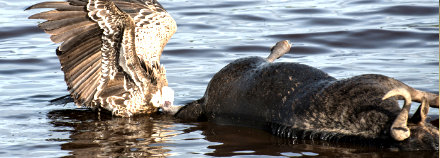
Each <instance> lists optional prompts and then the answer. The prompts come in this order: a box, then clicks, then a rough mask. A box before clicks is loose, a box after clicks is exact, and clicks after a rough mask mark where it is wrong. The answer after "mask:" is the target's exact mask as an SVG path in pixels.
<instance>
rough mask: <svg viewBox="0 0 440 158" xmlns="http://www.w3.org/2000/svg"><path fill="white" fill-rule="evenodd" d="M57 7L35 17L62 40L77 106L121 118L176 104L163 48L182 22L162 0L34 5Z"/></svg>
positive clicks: (54, 38) (58, 51) (67, 78)
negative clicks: (176, 18)
mask: <svg viewBox="0 0 440 158" xmlns="http://www.w3.org/2000/svg"><path fill="white" fill-rule="evenodd" d="M37 8H53V9H54V10H50V11H45V12H41V13H37V14H34V15H32V16H30V17H29V19H44V20H46V21H45V22H42V23H40V24H39V25H38V26H39V28H41V29H43V30H44V31H45V32H46V33H48V34H50V35H51V36H50V39H51V40H52V41H53V42H55V43H61V44H60V45H59V46H58V48H57V49H56V54H57V56H58V58H59V61H60V63H61V70H62V71H63V72H64V79H65V81H66V83H67V87H68V90H69V92H70V97H71V98H73V100H74V102H75V104H76V105H77V106H85V107H90V108H93V109H105V110H108V111H110V112H112V114H113V115H115V116H122V117H131V116H133V115H137V114H152V113H154V112H156V111H157V110H158V108H159V107H160V106H163V105H165V104H172V103H173V100H174V92H173V90H172V89H171V88H169V87H168V81H167V78H166V71H165V68H164V66H163V65H161V64H160V57H161V54H162V51H163V49H164V47H165V45H166V44H167V42H168V40H169V39H170V38H171V36H172V35H173V34H174V33H175V32H176V30H177V25H176V22H175V21H174V19H173V18H172V17H171V15H170V14H169V13H168V12H167V11H166V10H165V9H164V8H163V7H162V5H160V3H159V2H157V1H156V0H67V1H56V2H42V3H38V4H35V5H32V6H30V7H28V8H27V9H26V10H29V9H37Z"/></svg>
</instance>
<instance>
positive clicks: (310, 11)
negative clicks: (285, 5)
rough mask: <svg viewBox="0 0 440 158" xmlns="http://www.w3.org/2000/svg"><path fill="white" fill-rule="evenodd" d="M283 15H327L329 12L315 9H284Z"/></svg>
mask: <svg viewBox="0 0 440 158" xmlns="http://www.w3.org/2000/svg"><path fill="white" fill-rule="evenodd" d="M280 11H281V12H283V13H288V14H292V13H294V14H322V13H327V12H328V11H327V10H324V9H315V8H311V9H283V10H280Z"/></svg>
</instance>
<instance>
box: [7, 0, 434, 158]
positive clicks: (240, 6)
mask: <svg viewBox="0 0 440 158" xmlns="http://www.w3.org/2000/svg"><path fill="white" fill-rule="evenodd" d="M41 1H43V0H15V1H9V0H0V8H1V9H0V109H1V112H0V139H1V140H2V141H0V156H1V157H60V156H69V155H74V156H176V157H199V156H236V157H244V156H261V155H264V156H275V157H281V156H362V157H374V156H385V157H393V156H396V157H401V156H403V157H414V156H416V157H419V156H437V155H438V152H437V153H430V152H399V153H396V152H389V151H377V150H374V149H368V148H361V147H353V146H347V145H344V144H328V143H326V142H316V141H299V142H298V141H295V142H289V141H286V140H283V139H279V138H277V137H274V136H271V135H269V134H268V133H265V132H263V131H258V130H253V129H248V128H242V127H231V126H218V125H213V124H209V123H181V122H179V121H178V120H174V119H172V118H168V117H163V116H153V117H137V118H112V117H109V116H98V115H96V114H95V113H93V112H91V111H89V110H87V109H78V108H76V107H75V106H74V105H73V104H67V105H51V104H49V102H48V101H49V100H51V99H54V98H57V97H60V96H63V95H67V94H68V92H67V91H66V85H65V83H64V78H63V74H62V72H61V71H60V68H59V62H58V59H57V57H56V55H55V48H56V47H57V45H56V44H53V43H51V42H50V40H49V35H47V34H44V33H43V32H42V31H41V30H39V29H38V28H37V27H36V24H37V23H38V22H39V21H37V20H27V19H26V18H27V17H28V16H29V15H31V14H33V13H36V12H39V11H38V10H32V11H23V10H24V8H26V7H27V6H29V5H31V4H34V3H37V2H41ZM160 2H161V3H162V5H163V6H164V7H165V8H166V9H167V10H168V11H169V12H170V13H171V15H172V16H173V17H174V19H175V20H176V21H177V23H178V27H179V28H178V32H177V33H176V34H175V35H174V36H173V38H172V40H171V41H170V42H169V44H168V45H167V47H166V49H165V51H164V54H163V57H162V64H164V65H165V66H166V68H167V72H168V73H167V76H168V80H169V83H170V86H171V87H172V88H174V89H175V91H176V103H177V104H185V103H187V102H189V101H192V100H195V99H198V98H200V97H201V96H202V95H203V93H204V90H205V88H206V85H207V83H208V82H209V80H210V78H211V77H212V76H213V74H214V73H216V72H217V71H218V70H220V69H221V68H222V67H223V66H225V65H226V64H227V63H229V62H231V61H232V60H234V59H237V58H241V57H247V56H267V55H268V53H269V48H270V47H271V46H272V45H273V44H274V43H275V42H277V41H280V40H285V39H288V40H291V41H292V42H293V43H294V46H293V49H292V51H291V53H290V54H287V55H285V56H284V57H282V58H281V59H280V60H279V61H288V62H299V63H303V64H308V65H311V66H314V67H317V68H320V69H322V70H324V71H325V72H327V73H329V74H330V75H332V76H335V77H337V78H346V77H351V76H354V75H359V74H367V73H378V74H384V75H387V76H390V77H394V78H396V79H398V80H401V81H403V82H405V83H407V84H409V85H410V86H412V87H415V88H417V89H421V90H425V91H430V92H435V93H438V87H439V80H438V78H439V76H438V72H439V69H438V65H439V49H438V47H439V41H438V39H439V34H438V26H439V24H438V15H439V12H438V6H439V4H438V1H432V0H419V1H416V0H399V1H393V0H351V1H344V0H295V1H289V0H261V1H255V0H242V1H232V0H225V1H219V2H217V1H215V2H214V1H206V0H191V1H189V0H163V1H160ZM40 11H41V10H40ZM413 107H414V106H413ZM413 110H414V109H413ZM431 114H434V115H438V111H434V110H431Z"/></svg>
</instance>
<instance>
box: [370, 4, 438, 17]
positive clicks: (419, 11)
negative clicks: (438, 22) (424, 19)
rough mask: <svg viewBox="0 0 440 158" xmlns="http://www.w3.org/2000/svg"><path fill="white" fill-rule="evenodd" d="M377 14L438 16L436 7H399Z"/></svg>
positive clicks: (388, 8)
mask: <svg viewBox="0 0 440 158" xmlns="http://www.w3.org/2000/svg"><path fill="white" fill-rule="evenodd" d="M378 13H381V14H390V15H408V16H424V15H434V14H438V7H428V6H407V5H400V6H391V7H387V8H385V9H383V10H381V11H378Z"/></svg>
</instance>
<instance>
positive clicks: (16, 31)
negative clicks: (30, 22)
mask: <svg viewBox="0 0 440 158" xmlns="http://www.w3.org/2000/svg"><path fill="white" fill-rule="evenodd" d="M42 32H43V31H42V30H41V29H39V28H38V27H36V26H23V27H3V28H0V39H6V38H11V37H20V36H25V35H29V34H36V33H42Z"/></svg>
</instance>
